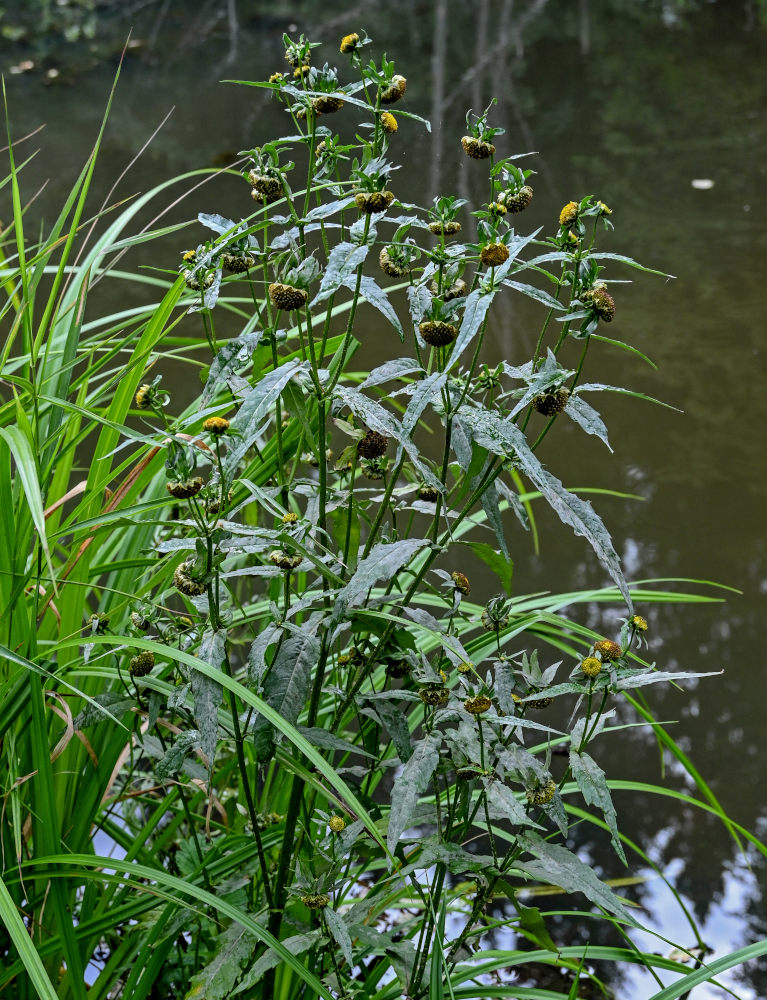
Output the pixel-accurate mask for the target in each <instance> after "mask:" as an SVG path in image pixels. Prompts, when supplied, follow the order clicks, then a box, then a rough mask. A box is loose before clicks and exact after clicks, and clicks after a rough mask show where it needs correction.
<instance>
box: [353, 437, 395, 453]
mask: <svg viewBox="0 0 767 1000" xmlns="http://www.w3.org/2000/svg"><path fill="white" fill-rule="evenodd" d="M388 447H389V439H388V438H387V437H385V436H384V435H383V434H379V433H378V431H368V432H367V434H366V435H365V436H364V437H363V438H360V440H359V441H358V442H357V454H358V455H359V456H360V457H361V458H382V457H383V456H384V455H385V454H386V449H387V448H388Z"/></svg>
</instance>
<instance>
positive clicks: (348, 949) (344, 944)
mask: <svg viewBox="0 0 767 1000" xmlns="http://www.w3.org/2000/svg"><path fill="white" fill-rule="evenodd" d="M322 916H323V919H324V920H325V926H326V927H327V929H328V930H329V931H330V934H331V936H332V937H333V940H334V941H335V943H336V944H337V945H338V947H339V948H340V949H341V954H342V955H343V956H344V958H345V959H346V964H347V965H348V966H349V968H350V969H351V968H352V967H353V965H354V961H353V959H352V939H351V936H350V935H349V928H348V927H347V926H346V924H345V923H344V918H343V917H342V916H341V914H340V913H339V912H338V911H337V910H334V909H333V907H332V906H327V907H325V909H324V910H323V911H322Z"/></svg>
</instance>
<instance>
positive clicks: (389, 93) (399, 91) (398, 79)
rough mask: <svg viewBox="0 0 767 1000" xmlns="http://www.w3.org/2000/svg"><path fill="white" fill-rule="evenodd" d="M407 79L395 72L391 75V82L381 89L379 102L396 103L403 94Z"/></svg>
mask: <svg viewBox="0 0 767 1000" xmlns="http://www.w3.org/2000/svg"><path fill="white" fill-rule="evenodd" d="M406 89H407V80H406V79H405V77H404V76H400V74H399V73H397V75H396V76H394V77H392V81H391V84H390V85H389V86H388V87H386V88H385V89H384V90H382V91H381V104H396V102H397V101H399V100H400V98H402V97H403V96H404V94H405V90H406Z"/></svg>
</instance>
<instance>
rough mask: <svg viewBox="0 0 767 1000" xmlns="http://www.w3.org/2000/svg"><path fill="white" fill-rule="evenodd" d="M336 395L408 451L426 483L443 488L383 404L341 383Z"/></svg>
mask: <svg viewBox="0 0 767 1000" xmlns="http://www.w3.org/2000/svg"><path fill="white" fill-rule="evenodd" d="M334 395H335V396H336V397H337V398H338V399H340V400H341V402H342V403H345V404H346V405H347V406H348V407H349V409H350V410H351V411H352V413H353V414H354V415H355V416H356V417H359V418H360V420H361V421H362V422H363V423H364V424H366V426H368V427H369V428H370V429H371V430H372V431H378V433H379V434H383V435H385V436H386V437H390V438H392V439H393V440H394V441H396V442H397V443H398V444H399V445H400V447H401V448H403V449H404V450H405V451H406V452H407V456H408V458H409V459H410V461H411V462H412V463H413V465H414V466H415V467H416V469H418V473H419V475H420V476H421V478H422V479H423V481H424V482H425V483H428V484H429V486H435V487H436V488H437V489H439V490H442V483H441V482H440V481H439V479H437V477H436V476H435V475H434V473H433V472H432V471H431V469H430V468H429V467H428V466H427V465H425V464H424V463H423V462H422V461H421V456H420V454H419V452H418V449H417V448H416V446H415V445H414V444H413V442H412V441H411V439H410V437H409V435H408V434H406V433H405V431H404V429H403V427H402V425H401V424H400V423H399V422H398V421H397V420H395V419H394V417H393V416H392V415H391V414H390V413H389V412H388V410H385V409H384V408H383V406H381V405H380V404H379V403H376V402H375V401H374V400H372V399H368V398H367V396H365V395H364V394H363V393H361V392H359V391H358V390H357V389H351V388H350V387H349V386H343V385H339V386H337V387H336V390H335V393H334Z"/></svg>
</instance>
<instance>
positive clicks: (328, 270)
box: [311, 242, 370, 307]
mask: <svg viewBox="0 0 767 1000" xmlns="http://www.w3.org/2000/svg"><path fill="white" fill-rule="evenodd" d="M369 250H370V247H369V246H367V245H366V244H363V245H362V246H359V245H358V244H356V243H345V242H344V243H337V244H336V245H335V246H334V247H333V249H332V250H331V251H330V256H329V257H328V262H327V265H326V267H325V273H324V274H323V276H322V281H321V282H320V287H319V290H318V292H317V294H316V295H315V296H314V299H313V300H312V303H311V305H312V307H314V306H316V305H318V304H319V303H320V302H324V301H325V299H329V298H330V296H331V295H332V294H333V293H334V292H336V291H338V289H339V288H340V287H341V285H343V284H344V282H345V281H346V279H347V278H348V277H349V275H355V277H356V271H357V268H358V267H359V266H360V264H362V263H364V261H365V258H366V257H367V255H368V252H369Z"/></svg>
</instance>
